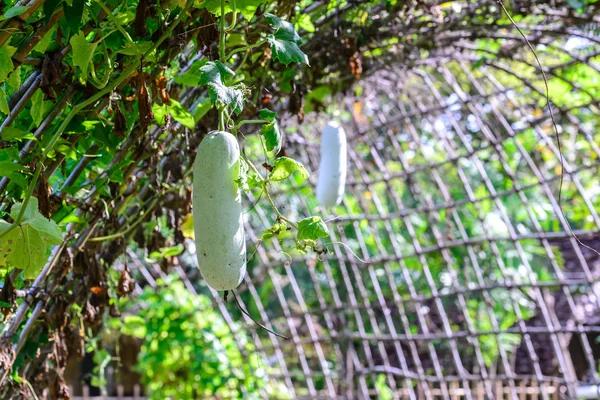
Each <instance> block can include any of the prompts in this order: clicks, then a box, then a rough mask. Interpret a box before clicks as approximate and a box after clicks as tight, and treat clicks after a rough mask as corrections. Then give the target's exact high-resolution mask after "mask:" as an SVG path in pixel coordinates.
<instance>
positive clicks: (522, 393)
mask: <svg viewBox="0 0 600 400" xmlns="http://www.w3.org/2000/svg"><path fill="white" fill-rule="evenodd" d="M519 400H527V386H525V382H523V381H521V383H519Z"/></svg>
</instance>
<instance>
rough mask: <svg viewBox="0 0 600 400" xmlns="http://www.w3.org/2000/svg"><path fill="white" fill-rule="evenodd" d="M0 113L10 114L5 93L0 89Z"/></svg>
mask: <svg viewBox="0 0 600 400" xmlns="http://www.w3.org/2000/svg"><path fill="white" fill-rule="evenodd" d="M0 111H1V112H3V113H4V114H6V115H8V114H10V109H9V108H8V100H7V99H6V92H5V91H4V89H2V88H0Z"/></svg>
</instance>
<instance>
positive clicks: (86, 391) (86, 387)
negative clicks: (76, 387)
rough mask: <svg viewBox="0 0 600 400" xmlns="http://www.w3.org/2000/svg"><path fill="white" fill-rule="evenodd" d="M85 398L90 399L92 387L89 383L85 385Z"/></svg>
mask: <svg viewBox="0 0 600 400" xmlns="http://www.w3.org/2000/svg"><path fill="white" fill-rule="evenodd" d="M82 394H83V400H89V398H90V387H89V386H88V385H85V386H84V387H83V393H82Z"/></svg>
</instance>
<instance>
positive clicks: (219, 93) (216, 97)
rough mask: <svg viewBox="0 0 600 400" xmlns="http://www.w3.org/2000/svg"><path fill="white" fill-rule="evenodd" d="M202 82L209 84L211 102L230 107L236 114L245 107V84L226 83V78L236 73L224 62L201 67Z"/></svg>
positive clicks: (210, 63) (219, 106)
mask: <svg viewBox="0 0 600 400" xmlns="http://www.w3.org/2000/svg"><path fill="white" fill-rule="evenodd" d="M200 73H201V78H200V84H201V85H207V86H208V93H209V95H210V100H211V102H212V103H213V104H214V105H215V106H216V107H217V108H218V109H223V108H225V107H230V108H231V109H232V110H233V111H234V112H235V113H236V114H239V113H241V112H242V110H243V109H244V91H243V88H244V86H243V85H242V84H239V85H236V86H227V85H225V79H226V78H228V77H232V76H234V75H235V73H234V72H233V71H232V70H230V69H229V68H227V67H226V66H225V65H224V64H223V63H222V62H220V61H218V60H217V61H214V62H212V61H211V62H209V63H207V64H206V65H204V66H203V67H201V68H200Z"/></svg>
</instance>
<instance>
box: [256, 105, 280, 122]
mask: <svg viewBox="0 0 600 400" xmlns="http://www.w3.org/2000/svg"><path fill="white" fill-rule="evenodd" d="M258 116H259V117H260V119H264V120H265V121H269V122H273V121H275V117H276V116H277V113H276V112H275V111H271V110H269V109H268V108H263V109H262V110H260V111H259V112H258Z"/></svg>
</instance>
